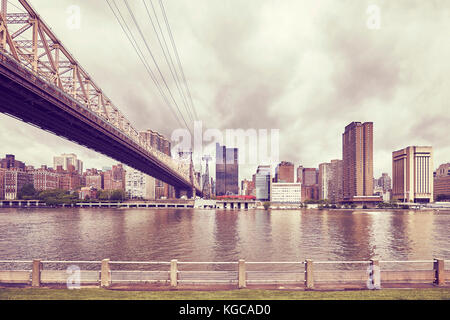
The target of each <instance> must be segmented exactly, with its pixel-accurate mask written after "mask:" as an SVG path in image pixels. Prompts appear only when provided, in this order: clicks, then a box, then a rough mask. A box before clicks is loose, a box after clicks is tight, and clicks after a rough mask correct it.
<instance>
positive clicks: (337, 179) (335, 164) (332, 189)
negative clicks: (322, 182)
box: [328, 160, 343, 203]
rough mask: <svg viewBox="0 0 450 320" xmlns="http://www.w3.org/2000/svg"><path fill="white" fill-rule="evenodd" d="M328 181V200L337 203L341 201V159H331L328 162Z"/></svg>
mask: <svg viewBox="0 0 450 320" xmlns="http://www.w3.org/2000/svg"><path fill="white" fill-rule="evenodd" d="M330 173H331V178H330V183H329V185H328V200H329V201H330V202H331V203H339V202H341V201H342V195H343V188H342V174H343V161H342V160H331V163H330Z"/></svg>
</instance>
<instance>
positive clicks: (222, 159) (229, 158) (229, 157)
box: [216, 143, 239, 196]
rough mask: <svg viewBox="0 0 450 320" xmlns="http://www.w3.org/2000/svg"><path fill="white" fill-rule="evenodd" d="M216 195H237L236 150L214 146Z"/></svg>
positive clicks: (237, 164) (237, 170)
mask: <svg viewBox="0 0 450 320" xmlns="http://www.w3.org/2000/svg"><path fill="white" fill-rule="evenodd" d="M216 195H217V196H223V195H239V163H238V149H237V148H227V147H226V146H221V145H220V144H218V143H217V144H216Z"/></svg>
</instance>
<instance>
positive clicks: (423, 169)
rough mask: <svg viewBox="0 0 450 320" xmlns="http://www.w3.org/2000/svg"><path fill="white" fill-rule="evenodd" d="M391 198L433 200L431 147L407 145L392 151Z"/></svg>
mask: <svg viewBox="0 0 450 320" xmlns="http://www.w3.org/2000/svg"><path fill="white" fill-rule="evenodd" d="M392 182H393V186H392V198H393V199H394V200H399V201H402V202H431V201H433V149H432V147H416V146H413V147H407V148H405V149H401V150H398V151H394V152H393V153H392Z"/></svg>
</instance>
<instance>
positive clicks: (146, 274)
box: [0, 259, 450, 288]
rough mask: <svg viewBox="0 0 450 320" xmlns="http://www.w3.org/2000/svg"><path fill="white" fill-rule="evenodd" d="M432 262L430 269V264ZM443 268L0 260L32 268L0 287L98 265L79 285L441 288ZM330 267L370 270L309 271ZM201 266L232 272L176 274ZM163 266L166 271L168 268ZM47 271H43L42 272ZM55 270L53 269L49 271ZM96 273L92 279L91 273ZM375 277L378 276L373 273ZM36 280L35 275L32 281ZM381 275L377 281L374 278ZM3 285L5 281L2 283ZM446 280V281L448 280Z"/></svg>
mask: <svg viewBox="0 0 450 320" xmlns="http://www.w3.org/2000/svg"><path fill="white" fill-rule="evenodd" d="M434 262H436V263H434ZM445 262H450V260H443V259H433V260H370V261H363V260H356V261H313V260H309V259H307V260H305V261H245V260H239V261H178V260H171V261H120V260H117V261H110V260H109V259H104V260H102V261H99V260H97V261H86V260H71V261H67V260H66V261H63V260H0V264H5V263H6V264H20V263H32V270H1V269H0V283H1V282H5V281H6V282H8V281H10V280H11V279H13V280H14V279H15V280H14V281H16V282H17V281H19V282H20V281H22V282H21V283H24V282H25V283H29V282H30V279H32V280H31V281H33V283H35V284H36V283H37V285H39V284H40V279H41V278H40V274H41V271H42V274H43V275H44V276H43V279H44V282H45V283H63V282H64V277H67V276H68V275H67V274H66V273H65V272H64V270H61V269H52V268H43V266H44V264H47V265H48V264H50V265H51V264H54V265H55V264H72V265H74V264H75V265H76V264H101V268H100V269H97V270H80V271H81V275H83V274H84V279H85V280H84V282H89V283H92V282H94V283H100V284H101V285H102V286H109V285H111V284H114V283H127V282H129V283H153V282H164V283H170V285H171V286H176V285H177V284H178V283H183V284H184V283H196V284H198V283H209V284H211V283H228V284H234V283H237V284H238V285H239V287H245V286H246V284H247V283H249V284H250V283H251V284H254V283H266V284H267V283H274V284H275V283H277V284H280V283H304V284H305V286H306V287H307V288H313V287H314V282H317V283H322V284H323V283H358V284H359V285H366V284H367V281H373V283H381V281H384V282H389V283H393V282H402V281H403V282H405V283H430V284H431V283H435V284H439V285H441V284H443V283H445V280H446V277H447V274H448V271H445ZM382 263H387V264H403V265H405V264H420V263H433V267H432V268H430V269H425V270H424V269H417V268H415V269H413V270H406V269H401V270H392V269H384V268H381V267H380V264H382ZM336 264H343V265H349V264H355V265H358V264H359V265H370V268H367V269H365V268H364V269H361V268H356V269H352V270H343V269H339V268H332V269H330V270H321V269H318V270H314V269H315V268H314V266H315V265H336ZM111 265H128V266H130V265H132V266H136V265H144V266H145V265H147V266H155V265H159V266H166V267H164V268H162V269H161V268H158V270H136V269H134V270H127V269H125V270H124V269H115V268H114V269H113V270H112V269H111V268H110V266H111ZM182 265H185V266H192V265H198V266H204V265H225V266H227V265H228V266H229V265H231V266H233V269H232V270H213V271H211V270H199V269H195V270H180V269H179V268H178V267H179V266H182ZM252 265H254V266H260V265H270V266H274V265H284V266H286V265H294V266H304V269H300V270H299V269H297V268H295V269H284V270H279V269H278V270H274V269H271V270H256V271H255V270H247V268H246V266H252ZM167 266H170V267H169V268H168V267H167ZM47 267H48V266H47ZM53 267H55V266H53ZM96 272H97V273H96ZM377 272H378V273H377ZM36 274H37V275H36ZM380 275H381V277H380ZM5 279H6V280H5ZM449 280H450V279H449Z"/></svg>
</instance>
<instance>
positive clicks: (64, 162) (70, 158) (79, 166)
mask: <svg viewBox="0 0 450 320" xmlns="http://www.w3.org/2000/svg"><path fill="white" fill-rule="evenodd" d="M70 165H72V166H74V167H75V171H76V172H77V173H78V174H80V175H81V174H83V161H81V160H79V159H77V156H76V154H73V153H69V154H62V155H61V156H56V157H53V169H55V170H56V169H57V168H58V166H61V167H62V169H63V170H69V166H70Z"/></svg>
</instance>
